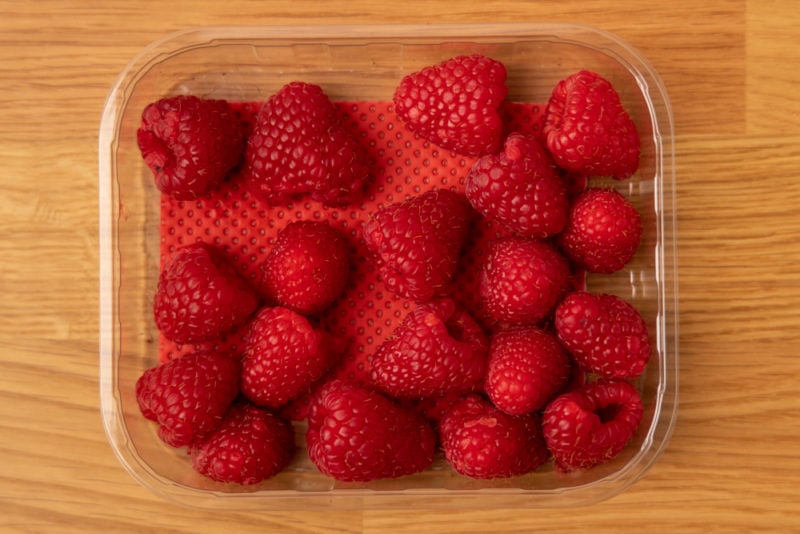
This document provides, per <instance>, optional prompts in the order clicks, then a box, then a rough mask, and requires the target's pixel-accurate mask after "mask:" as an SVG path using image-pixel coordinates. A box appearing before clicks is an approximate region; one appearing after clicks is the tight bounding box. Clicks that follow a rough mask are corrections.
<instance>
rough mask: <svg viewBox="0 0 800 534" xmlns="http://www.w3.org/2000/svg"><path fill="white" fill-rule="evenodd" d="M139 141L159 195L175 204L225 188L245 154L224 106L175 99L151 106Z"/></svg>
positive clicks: (188, 98) (236, 124) (238, 130)
mask: <svg viewBox="0 0 800 534" xmlns="http://www.w3.org/2000/svg"><path fill="white" fill-rule="evenodd" d="M136 140H137V143H138V145H139V149H140V151H141V153H142V157H143V158H144V161H145V163H146V164H147V166H148V167H149V168H150V170H151V171H152V173H153V176H154V178H155V183H156V186H157V187H158V189H159V190H160V191H161V192H162V193H165V194H167V195H169V196H171V197H173V198H175V199H177V200H189V199H193V198H196V197H198V196H200V195H203V194H204V193H206V192H207V191H209V190H210V189H212V188H213V187H215V186H217V185H219V184H220V183H222V182H223V181H224V180H225V178H226V177H227V175H228V172H229V171H231V169H233V168H234V167H235V166H236V165H238V164H239V161H240V159H241V157H242V153H243V152H244V139H243V133H242V130H241V128H240V125H239V121H237V120H236V116H235V113H234V112H233V110H232V109H231V107H230V105H229V104H228V102H226V101H225V100H210V99H202V98H198V97H196V96H184V95H181V96H174V97H170V98H164V99H161V100H159V101H157V102H153V103H151V104H149V105H148V106H147V107H146V108H145V109H144V112H143V113H142V123H141V126H140V127H139V130H138V131H137V133H136Z"/></svg>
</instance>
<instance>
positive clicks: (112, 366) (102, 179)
mask: <svg viewBox="0 0 800 534" xmlns="http://www.w3.org/2000/svg"><path fill="white" fill-rule="evenodd" d="M581 35H583V36H586V35H592V36H593V37H594V38H596V39H597V41H599V42H596V43H593V45H592V48H593V49H595V50H598V51H602V52H604V53H606V54H608V55H609V56H611V57H612V58H614V59H616V60H617V61H619V62H620V63H621V64H622V65H623V66H624V67H625V68H626V69H628V70H629V71H630V72H631V74H633V75H634V77H635V78H636V81H637V83H638V84H639V86H640V89H641V91H642V92H643V93H644V94H646V95H647V98H648V100H650V99H656V100H658V112H657V119H658V120H657V122H654V124H657V125H658V128H657V130H658V132H657V133H658V135H659V136H660V139H659V143H660V142H662V141H664V142H665V143H666V145H667V146H662V145H661V144H659V146H661V148H662V153H661V154H660V158H661V164H660V165H661V173H662V176H661V179H662V181H665V180H667V181H669V184H670V187H669V190H666V191H662V193H663V194H662V197H661V203H662V206H661V208H662V209H661V211H660V216H661V219H660V224H662V225H666V227H668V228H669V230H670V232H671V234H672V235H673V236H674V234H675V231H676V226H677V225H676V210H675V191H674V188H675V165H674V158H675V155H674V146H673V143H674V141H673V135H674V119H673V114H672V110H671V107H670V104H669V98H668V96H667V92H666V88H665V87H664V84H663V82H662V80H661V78H660V77H659V75H658V74H657V72H656V71H655V69H654V68H653V67H652V66H651V65H650V63H649V62H648V61H647V60H646V59H645V57H644V56H643V55H642V54H641V53H639V52H638V51H637V50H636V49H635V48H634V47H632V46H631V45H630V44H629V43H627V42H626V41H624V40H623V39H621V38H619V37H618V36H616V35H614V34H613V33H610V32H608V31H605V30H602V29H599V28H596V27H593V26H588V25H583V24H574V23H560V22H535V23H527V22H498V23H440V24H431V25H419V24H396V23H389V24H367V25H361V24H352V25H351V24H345V25H342V24H336V25H314V26H298V25H285V26H284V25H214V26H198V27H192V28H186V29H183V30H179V31H176V32H172V33H169V34H166V35H164V36H162V37H161V38H159V39H157V40H155V41H153V42H151V43H150V44H149V45H147V46H146V47H144V48H143V49H142V50H141V51H140V52H139V53H137V54H136V55H135V56H134V57H133V58H131V60H130V61H129V62H128V64H127V65H126V66H125V67H124V69H123V70H122V71H121V72H120V74H119V75H118V77H117V79H116V80H115V82H114V83H113V85H112V87H111V89H110V91H109V93H108V96H107V98H106V102H105V105H104V108H103V112H102V117H101V121H100V129H99V135H98V165H99V187H98V203H99V209H98V215H99V246H100V251H99V276H100V281H99V291H100V298H99V326H100V329H99V330H100V332H99V357H100V381H99V387H100V392H99V393H100V405H101V413H102V420H103V425H104V429H105V433H106V436H107V439H108V440H109V442H110V443H111V444H112V448H113V449H114V452H115V454H116V456H117V457H118V458H119V460H120V462H121V463H122V465H123V466H124V467H125V469H126V470H127V471H128V472H129V473H130V474H131V475H133V477H134V478H135V479H136V480H137V481H139V483H141V484H142V485H143V486H145V487H147V488H148V489H150V490H151V491H153V492H154V493H156V494H158V495H160V496H162V497H165V498H167V499H169V500H172V501H175V502H178V503H181V504H184V505H189V506H194V505H200V506H209V505H211V506H214V505H217V506H230V505H232V504H233V503H232V500H233V499H234V498H242V497H243V498H244V499H243V502H255V501H261V502H271V501H275V502H278V501H281V500H289V501H293V502H294V501H296V502H297V503H298V506H306V504H307V503H308V502H309V499H310V498H319V500H320V501H321V502H322V503H323V504H331V505H333V504H336V503H337V502H339V501H341V500H348V499H351V498H369V497H371V496H376V495H380V496H381V497H383V496H386V497H397V498H400V500H401V501H403V500H404V498H405V497H408V498H420V497H437V496H453V497H458V498H464V497H469V498H470V499H469V501H464V502H469V505H470V506H480V503H481V500H480V499H481V498H482V497H485V496H486V495H510V496H516V497H529V498H532V500H533V501H537V500H538V502H535V503H533V502H532V503H531V505H532V506H542V505H543V504H544V505H546V506H551V507H564V506H580V505H588V504H593V503H595V502H599V501H602V500H605V499H608V498H610V497H613V496H614V495H617V494H619V493H621V492H622V491H624V490H625V489H626V488H628V487H629V486H630V485H632V484H634V483H635V482H636V481H637V480H639V479H640V478H641V476H643V474H644V473H645V472H647V471H648V470H649V469H650V467H652V465H653V464H654V463H655V462H656V461H657V459H658V458H659V456H660V455H661V453H662V452H663V450H664V449H665V448H666V446H667V444H668V442H669V439H670V437H671V435H672V433H673V430H674V427H675V423H676V419H677V412H678V400H679V399H678V394H679V387H678V368H679V366H678V297H677V295H678V293H677V283H678V282H677V258H676V253H677V238H673V239H671V240H670V241H667V242H662V243H661V245H662V246H663V247H665V248H666V247H670V250H669V251H665V253H664V254H663V255H662V257H661V265H660V268H661V269H662V273H663V274H664V275H665V277H666V278H665V279H664V280H663V281H662V283H664V284H665V285H666V286H662V287H661V288H660V289H661V291H662V296H661V298H662V299H664V300H665V301H664V303H663V304H664V305H665V306H666V312H667V313H671V314H674V316H672V317H669V318H667V319H669V320H667V321H666V324H664V325H663V327H664V328H667V329H670V331H669V332H667V337H668V339H670V342H671V345H670V346H669V347H667V350H668V354H669V358H670V359H671V363H670V368H669V369H662V370H661V373H662V376H663V377H664V380H665V382H666V383H665V384H660V387H659V389H658V393H657V398H658V400H657V402H658V410H659V412H658V413H659V416H658V417H656V418H654V420H653V422H652V424H651V427H650V429H649V430H648V434H649V437H648V441H647V442H646V445H647V446H645V445H643V447H642V449H641V450H640V451H639V452H638V453H637V454H636V455H635V456H634V457H632V459H631V460H630V461H629V462H628V463H627V464H626V465H625V466H623V467H622V468H621V469H620V470H619V471H616V472H614V473H612V474H610V475H608V476H606V477H604V478H602V479H599V480H596V481H592V482H590V483H587V484H584V485H578V486H571V487H563V488H556V489H551V490H537V489H519V488H509V489H500V488H486V489H480V490H448V489H445V488H430V489H412V490H386V491H376V490H370V489H346V490H340V491H342V492H343V493H342V494H340V495H332V494H331V492H309V493H301V492H296V491H293V490H278V491H274V492H269V494H268V495H266V494H265V493H263V492H259V493H257V494H246V493H245V494H235V495H234V494H228V493H224V492H218V491H213V490H212V491H206V490H200V489H193V488H190V487H186V486H182V485H179V484H177V483H173V482H168V481H166V480H165V479H162V478H161V477H160V476H159V475H157V474H156V473H153V472H152V470H150V468H149V467H148V466H146V465H142V464H141V463H140V462H138V461H137V458H136V456H135V450H134V448H133V445H132V443H131V440H130V436H129V435H128V431H127V428H126V427H125V424H124V421H123V420H122V416H121V414H120V413H117V412H115V409H114V408H115V403H116V402H117V401H118V397H119V392H118V390H117V389H116V382H115V380H116V376H117V369H116V357H115V354H114V352H115V350H117V349H118V347H119V339H118V336H119V332H118V328H115V326H116V327H118V326H119V324H118V318H117V317H118V314H117V313H116V311H117V310H116V309H115V307H117V306H118V305H119V303H118V301H117V297H116V295H117V293H118V289H119V288H118V287H116V286H118V285H119V281H118V279H117V277H116V276H115V275H116V274H117V273H118V270H119V262H120V258H119V255H120V253H119V250H118V249H117V248H115V246H116V245H115V239H114V231H115V228H116V223H117V221H116V219H118V218H119V216H120V211H121V209H122V208H121V205H120V202H121V199H120V198H119V191H118V187H117V184H116V183H115V180H116V169H115V166H116V162H115V153H116V149H117V146H118V143H119V140H118V138H117V135H118V132H119V128H120V123H121V120H122V117H123V115H124V113H125V107H126V102H127V100H128V97H129V96H130V93H131V92H132V90H133V87H134V86H135V84H136V82H137V81H138V80H139V79H140V78H141V77H143V76H144V75H145V74H146V72H147V70H148V69H147V68H148V66H151V65H153V64H156V63H158V62H160V61H164V60H167V59H169V57H171V56H173V55H176V54H178V53H180V52H182V51H185V50H187V49H191V48H196V47H204V46H211V45H216V44H224V43H244V42H249V41H252V40H254V39H257V40H263V41H265V42H269V41H292V42H297V41H315V40H326V41H330V40H333V41H336V42H339V43H354V42H368V41H369V39H375V40H380V41H381V42H387V41H391V40H393V39H418V41H415V42H419V43H423V42H435V41H444V40H450V39H453V38H463V39H465V40H469V39H486V38H498V39H502V40H505V41H515V40H519V39H523V38H529V39H553V40H558V41H559V42H563V43H565V44H578V45H580V44H582V40H581V39H580V36H581ZM583 46H586V45H585V43H584V44H583ZM651 113H653V110H652V109H651ZM667 204H668V205H667ZM665 208H666V209H665ZM665 213H666V215H665ZM665 217H667V219H665ZM665 256H666V257H665ZM661 319H662V320H663V319H664V318H663V317H662V318H661ZM115 321H117V324H116V325H115ZM670 370H671V371H672V372H670ZM665 395H669V396H670V404H669V405H664V403H662V399H663V398H664V396H665ZM661 410H666V411H664V412H662V411H661ZM656 431H657V432H658V434H659V436H658V437H657V438H656V439H654V438H653V437H652V434H653V433H654V432H656ZM637 459H639V461H638V463H637V461H636V460H637ZM587 486H592V487H593V488H595V489H598V488H600V487H605V488H607V491H605V493H603V494H602V495H600V494H599V493H600V492H593V493H592V494H591V495H584V493H585V492H584V491H583V490H585V489H586V487H587ZM565 495H569V496H570V497H569V498H568V499H566V500H565V501H564V502H561V501H560V500H559V498H563V497H564V496H565ZM472 497H475V498H474V499H473V498H472ZM417 504H419V502H418V501H417ZM423 505H424V502H423Z"/></svg>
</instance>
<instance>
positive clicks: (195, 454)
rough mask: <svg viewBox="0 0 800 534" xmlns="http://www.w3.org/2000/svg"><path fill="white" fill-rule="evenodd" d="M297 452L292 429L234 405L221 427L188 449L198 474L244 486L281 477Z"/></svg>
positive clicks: (249, 408)
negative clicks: (278, 475)
mask: <svg viewBox="0 0 800 534" xmlns="http://www.w3.org/2000/svg"><path fill="white" fill-rule="evenodd" d="M294 452H295V443H294V429H293V428H292V425H291V424H290V423H289V422H288V421H286V420H284V419H282V418H280V417H278V416H277V415H275V414H273V413H271V412H269V411H267V410H264V409H260V408H257V407H256V406H253V405H251V404H247V403H244V402H241V403H237V404H234V405H233V406H232V407H231V409H230V411H229V412H228V413H227V414H226V416H225V419H223V420H222V423H221V424H220V425H219V427H218V428H217V429H216V430H214V431H213V432H212V433H210V434H209V435H207V436H206V437H205V438H203V439H202V440H201V441H199V442H196V443H194V444H193V445H192V446H191V447H190V449H189V454H190V455H191V459H192V467H194V469H195V470H196V471H197V472H198V473H200V474H202V475H205V476H207V477H209V478H211V479H213V480H216V481H219V482H234V483H237V484H242V485H249V484H257V483H258V482H261V481H262V480H265V479H267V478H270V477H272V476H274V475H276V474H278V473H279V472H281V471H282V470H283V469H284V468H285V467H286V466H287V465H289V462H290V461H291V459H292V456H293V455H294Z"/></svg>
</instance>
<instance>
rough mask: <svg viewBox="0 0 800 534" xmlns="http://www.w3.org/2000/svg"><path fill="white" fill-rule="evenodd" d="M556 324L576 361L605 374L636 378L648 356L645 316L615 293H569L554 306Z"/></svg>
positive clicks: (588, 368) (591, 370)
mask: <svg viewBox="0 0 800 534" xmlns="http://www.w3.org/2000/svg"><path fill="white" fill-rule="evenodd" d="M555 327H556V331H557V334H558V339H559V340H560V341H561V343H562V344H563V345H564V347H566V348H567V350H569V351H570V352H571V353H572V355H573V356H574V357H575V359H576V360H577V362H578V364H579V365H580V366H581V367H582V368H583V369H584V370H586V371H588V372H592V373H596V374H598V375H600V376H602V377H605V378H636V377H638V376H639V375H641V374H642V371H644V368H645V366H646V365H647V361H648V359H649V358H650V339H649V336H648V332H647V325H646V324H645V322H644V319H643V318H642V316H641V315H640V314H639V312H638V310H636V308H634V307H633V306H632V305H631V304H630V303H628V302H626V301H625V300H623V299H622V298H620V297H618V296H616V295H608V294H601V295H595V294H592V293H589V292H586V291H575V292H572V293H570V294H569V295H567V296H566V297H565V298H564V300H563V301H561V303H560V304H559V305H558V307H557V308H556V311H555Z"/></svg>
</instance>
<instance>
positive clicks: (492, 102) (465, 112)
mask: <svg viewBox="0 0 800 534" xmlns="http://www.w3.org/2000/svg"><path fill="white" fill-rule="evenodd" d="M505 82H506V69H505V67H504V66H503V64H502V63H500V62H499V61H495V60H494V59H491V58H488V57H485V56H481V55H478V54H473V55H468V56H457V57H453V58H451V59H448V60H447V61H444V62H442V63H440V64H438V65H433V66H429V67H425V68H424V69H422V70H420V71H417V72H414V73H411V74H408V75H406V76H405V77H403V79H402V80H401V81H400V84H399V85H398V87H397V89H396V90H395V93H394V98H393V101H394V106H395V111H396V112H397V115H398V116H399V117H400V119H402V120H403V121H404V122H405V124H406V127H407V128H408V129H409V130H411V131H412V132H415V133H417V134H418V135H420V136H421V137H423V138H424V139H427V140H428V141H430V142H431V143H433V144H435V145H438V146H440V147H442V148H446V149H450V150H453V151H454V152H457V153H459V154H462V155H467V156H479V155H483V154H491V153H494V152H496V151H497V150H499V148H500V144H501V142H502V134H503V123H502V119H501V117H500V113H499V111H498V108H499V107H500V104H501V103H502V102H503V100H504V99H505V97H506V93H507V92H508V88H507V87H506V84H505Z"/></svg>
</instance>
